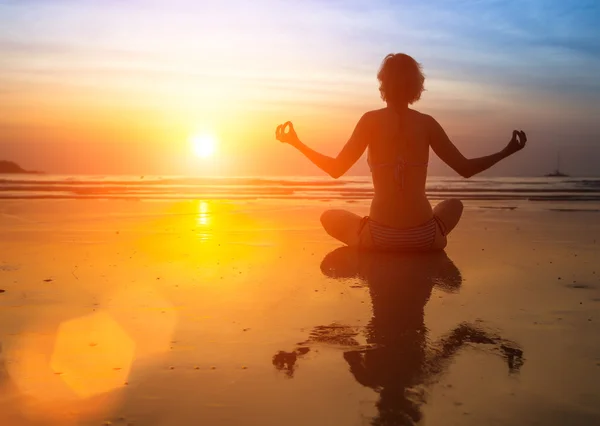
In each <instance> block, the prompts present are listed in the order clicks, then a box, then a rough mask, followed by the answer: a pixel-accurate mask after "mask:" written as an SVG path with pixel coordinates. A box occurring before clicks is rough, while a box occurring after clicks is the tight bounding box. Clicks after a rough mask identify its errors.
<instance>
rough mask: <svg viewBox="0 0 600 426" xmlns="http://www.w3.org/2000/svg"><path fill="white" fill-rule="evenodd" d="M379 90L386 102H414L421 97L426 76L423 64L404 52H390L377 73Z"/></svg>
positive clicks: (394, 103) (395, 103) (393, 103)
mask: <svg viewBox="0 0 600 426" xmlns="http://www.w3.org/2000/svg"><path fill="white" fill-rule="evenodd" d="M377 80H379V92H380V93H381V99H383V100H384V101H385V102H387V103H389V104H392V105H397V104H404V103H408V104H413V103H415V102H417V101H418V100H419V99H421V93H423V90H425V89H424V87H423V83H424V82H425V76H424V75H423V70H422V67H421V64H420V63H418V62H417V61H415V60H414V59H413V58H412V57H411V56H409V55H406V54H404V53H390V54H389V55H387V56H386V57H385V58H384V59H383V62H382V63H381V68H379V72H378V73H377Z"/></svg>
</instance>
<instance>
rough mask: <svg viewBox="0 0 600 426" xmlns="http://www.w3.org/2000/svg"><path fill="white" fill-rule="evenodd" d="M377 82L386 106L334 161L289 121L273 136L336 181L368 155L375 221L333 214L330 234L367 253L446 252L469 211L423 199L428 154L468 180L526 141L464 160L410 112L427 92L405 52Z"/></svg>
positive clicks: (367, 117)
mask: <svg viewBox="0 0 600 426" xmlns="http://www.w3.org/2000/svg"><path fill="white" fill-rule="evenodd" d="M377 78H378V80H379V83H380V86H379V91H380V92H381V98H382V99H383V101H385V102H386V103H387V107H386V108H382V109H379V110H375V111H369V112H367V113H366V114H364V115H363V116H362V117H361V119H360V120H359V122H358V124H357V125H356V128H355V129H354V132H353V133H352V136H351V137H350V140H349V141H348V142H347V143H346V145H345V146H344V148H343V149H342V150H341V152H340V153H339V154H338V156H337V157H336V158H332V157H328V156H326V155H323V154H321V153H319V152H317V151H315V150H313V149H311V148H309V147H308V146H306V145H305V144H304V143H302V142H301V141H300V139H299V138H298V135H297V134H296V132H295V130H294V126H293V125H292V123H291V122H290V121H288V122H287V123H285V124H281V125H279V126H278V127H277V130H276V132H275V136H276V138H277V140H279V141H280V142H284V143H288V144H290V145H292V146H293V147H295V148H297V149H298V150H299V151H300V152H301V153H303V154H304V155H305V156H306V157H307V158H308V159H309V160H310V161H312V162H313V163H314V164H315V165H316V166H318V167H319V168H320V169H321V170H323V171H324V172H326V173H327V174H329V175H330V176H331V177H333V178H335V179H337V178H339V177H340V176H342V175H343V174H344V173H346V171H348V169H349V168H350V167H352V165H353V164H354V163H356V161H358V159H359V158H360V157H361V156H362V154H363V153H364V152H365V150H366V149H367V147H368V148H369V150H368V157H367V160H368V163H369V166H370V168H371V174H372V176H373V186H374V191H375V195H374V197H373V201H372V203H371V210H370V213H369V216H367V217H364V218H361V217H360V216H358V215H356V214H354V213H351V212H348V211H346V210H327V211H325V212H324V213H323V214H322V215H321V223H322V224H323V227H324V228H325V231H326V232H327V233H328V234H329V235H331V236H332V237H334V238H336V239H338V240H340V241H341V242H343V243H345V244H347V245H349V246H353V247H360V248H363V249H368V250H439V249H443V248H444V247H446V244H447V239H446V238H447V236H448V234H449V233H450V231H452V229H454V227H455V226H456V224H457V223H458V221H459V219H460V216H461V214H462V210H463V205H462V202H461V201H460V200H457V199H449V200H445V201H442V202H441V203H439V204H438V205H436V206H435V208H432V207H431V204H430V203H429V200H428V199H427V196H426V194H425V180H426V178H427V165H428V162H429V147H431V148H432V149H433V151H434V152H435V153H436V154H437V155H438V156H439V157H440V158H441V159H442V160H443V161H444V162H445V163H446V164H448V165H449V166H450V167H451V168H452V169H454V170H455V171H456V172H457V173H458V174H460V175H461V176H463V177H465V178H469V177H471V176H474V175H476V174H478V173H480V172H482V171H484V170H487V169H489V168H490V167H492V166H493V165H494V164H496V163H498V162H499V161H500V160H502V159H504V158H506V157H508V156H510V155H512V154H514V153H515V152H517V151H520V150H521V149H523V147H524V146H525V143H526V142H527V136H526V135H525V132H523V131H522V130H521V131H519V130H514V131H513V134H512V138H511V140H510V142H509V143H508V145H506V147H505V148H504V149H502V150H501V151H499V152H497V153H496V154H492V155H488V156H485V157H480V158H471V159H468V158H465V157H464V156H463V155H462V154H461V153H460V151H459V150H458V149H457V148H456V147H455V146H454V144H453V143H452V142H451V141H450V139H449V138H448V136H447V135H446V133H445V132H444V129H443V128H442V127H441V126H440V124H439V123H438V122H437V121H436V120H435V119H434V118H433V117H431V116H429V115H427V114H423V113H420V112H419V111H416V110H414V109H411V108H409V107H408V106H409V105H410V104H413V103H415V102H416V101H418V100H419V99H420V98H421V93H422V92H423V83H424V81H425V77H424V76H423V73H422V71H421V66H420V64H419V63H418V62H416V61H415V60H414V59H413V58H412V57H410V56H408V55H405V54H403V53H398V54H390V55H387V56H386V57H385V59H384V60H383V63H382V65H381V69H380V70H379V73H378V74H377ZM288 129H289V130H288ZM286 130H287V131H286Z"/></svg>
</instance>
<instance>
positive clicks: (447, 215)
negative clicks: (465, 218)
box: [431, 198, 463, 250]
mask: <svg viewBox="0 0 600 426" xmlns="http://www.w3.org/2000/svg"><path fill="white" fill-rule="evenodd" d="M462 212H463V203H462V201H460V200H459V199H457V198H450V199H448V200H444V201H442V202H440V203H438V205H436V206H435V207H434V208H433V215H434V216H435V217H437V218H438V219H439V221H440V222H442V227H443V228H444V229H439V228H440V226H439V224H438V231H440V232H436V233H435V240H434V241H433V245H432V246H431V248H432V249H438V250H442V249H444V248H446V245H447V244H448V239H447V238H446V237H447V236H448V234H449V233H450V231H452V230H453V229H454V228H455V227H456V225H457V224H458V221H459V220H460V217H461V216H462Z"/></svg>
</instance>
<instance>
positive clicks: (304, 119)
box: [0, 0, 600, 176]
mask: <svg viewBox="0 0 600 426" xmlns="http://www.w3.org/2000/svg"><path fill="white" fill-rule="evenodd" d="M599 19H600V2H598V1H597V0H592V1H582V0H573V1H571V0H570V1H564V0H559V1H555V0H548V1H542V0H519V1H501V0H479V1H445V0H435V1H431V0H419V1H412V0H411V1H406V0H404V1H400V0H398V1H389V0H387V1H384V0H366V1H358V0H344V1H342V0H339V1H338V0H302V1H283V0H254V1H251V2H250V1H245V0H222V1H201V0H200V1H192V0H168V1H167V0H165V1H156V0H145V1H142V0H104V1H96V0H0V159H7V160H13V161H17V162H18V163H19V164H21V165H22V166H23V167H25V168H27V169H34V170H43V171H46V172H49V173H65V174H71V173H88V174H129V173H132V174H137V173H141V174H223V175H265V174H266V175H291V174H308V175H318V174H322V172H320V171H319V170H318V169H317V168H316V167H315V166H314V165H312V164H310V163H309V162H308V161H307V160H305V159H304V158H302V157H301V155H300V154H299V153H297V152H294V150H293V148H291V147H289V146H283V145H281V144H280V143H279V142H277V141H275V139H274V130H275V127H276V126H277V124H280V123H282V122H285V121H287V120H292V121H293V122H294V124H295V128H296V130H297V131H298V133H299V135H300V138H301V139H302V140H303V141H304V142H305V143H307V144H308V145H309V146H311V147H313V148H315V149H317V150H319V151H321V152H323V153H325V154H329V155H336V154H337V152H338V151H339V150H340V149H341V147H342V146H343V144H344V143H345V142H346V141H347V139H348V137H349V136H350V134H351V133H352V130H353V128H354V126H355V124H356V122H357V121H358V119H359V118H360V117H361V115H362V114H363V113H364V112H366V111H368V110H371V109H377V108H381V107H383V106H385V104H384V103H383V102H382V101H381V99H380V97H379V91H378V82H377V79H376V74H377V71H378V68H379V66H380V63H381V60H382V59H383V57H384V56H385V55H386V54H388V53H393V52H394V53H395V52H404V53H407V54H410V55H412V56H413V57H415V59H417V60H418V61H419V62H420V63H421V64H422V65H423V69H424V72H425V75H426V82H425V87H426V92H424V94H423V96H422V99H421V101H419V102H418V103H416V104H415V105H414V106H413V107H414V108H415V109H417V110H420V111H422V112H424V113H427V114H431V115H433V116H434V117H435V118H436V119H437V120H438V121H439V122H440V124H441V125H442V126H443V127H444V128H445V130H446V132H447V133H448V135H449V136H450V138H451V139H452V141H453V142H454V143H455V144H456V145H457V147H458V148H459V149H460V150H461V151H462V152H463V153H464V154H465V155H466V156H468V157H473V156H479V155H487V154H491V153H494V152H496V151H498V150H499V149H501V148H502V147H503V146H504V145H505V144H506V143H507V142H508V140H509V139H510V135H511V131H512V129H514V128H516V129H523V130H525V131H526V132H527V134H528V139H529V142H528V146H527V148H526V149H525V150H524V151H522V152H521V153H519V154H517V155H515V156H514V157H511V158H509V159H507V160H506V161H504V162H503V163H501V164H499V165H497V166H496V167H495V168H494V169H492V170H490V171H489V174H491V175H508V176H520V175H534V176H535V175H540V174H543V173H546V172H549V171H552V170H553V169H554V168H555V164H556V158H557V152H559V151H560V155H561V168H562V169H563V170H564V171H565V172H567V173H570V174H574V175H588V176H591V175H600V166H598V165H599V164H600V120H599V119H598V117H600V29H599V28H600V27H599V26H598V25H597V22H598V20H599ZM199 134H212V135H214V136H215V137H216V138H217V140H218V147H217V152H216V155H215V156H213V157H211V158H208V159H199V158H196V157H195V156H194V155H193V154H192V150H191V148H190V142H189V141H190V138H192V137H193V136H194V135H199ZM431 164H432V165H431V173H432V174H448V173H449V169H448V168H447V166H445V165H443V164H441V162H440V161H439V160H437V159H432V163H431ZM367 172H368V168H367V166H366V162H365V160H364V158H363V159H361V160H360V161H359V163H358V164H357V165H356V166H355V167H354V168H353V169H352V170H351V173H353V174H366V173H367Z"/></svg>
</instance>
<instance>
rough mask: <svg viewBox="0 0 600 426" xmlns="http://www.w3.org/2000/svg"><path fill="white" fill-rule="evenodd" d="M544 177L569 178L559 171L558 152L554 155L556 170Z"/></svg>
mask: <svg viewBox="0 0 600 426" xmlns="http://www.w3.org/2000/svg"><path fill="white" fill-rule="evenodd" d="M545 176H546V177H569V175H567V174H565V173H562V172H561V171H560V151H558V152H557V153H556V170H555V171H553V172H552V173H548V174H546V175H545Z"/></svg>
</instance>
